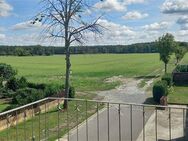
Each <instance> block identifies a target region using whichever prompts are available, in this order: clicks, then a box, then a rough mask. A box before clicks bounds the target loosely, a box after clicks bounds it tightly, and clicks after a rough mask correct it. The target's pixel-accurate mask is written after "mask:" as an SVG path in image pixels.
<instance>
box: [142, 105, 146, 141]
mask: <svg viewBox="0 0 188 141" xmlns="http://www.w3.org/2000/svg"><path fill="white" fill-rule="evenodd" d="M142 108H143V109H142V110H143V141H145V107H144V106H143V107H142Z"/></svg>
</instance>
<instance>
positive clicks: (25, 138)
mask: <svg viewBox="0 0 188 141" xmlns="http://www.w3.org/2000/svg"><path fill="white" fill-rule="evenodd" d="M26 116H27V115H26V110H25V108H24V140H25V141H26V140H27V137H26V136H27V135H26V131H27V130H26Z"/></svg>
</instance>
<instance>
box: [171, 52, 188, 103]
mask: <svg viewBox="0 0 188 141" xmlns="http://www.w3.org/2000/svg"><path fill="white" fill-rule="evenodd" d="M181 64H184V65H188V54H186V55H185V57H184V58H183V60H182V61H181ZM168 97H169V102H170V103H175V104H177V103H178V104H188V86H174V89H173V92H171V93H170V95H169V96H168Z"/></svg>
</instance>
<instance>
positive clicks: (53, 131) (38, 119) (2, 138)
mask: <svg viewBox="0 0 188 141" xmlns="http://www.w3.org/2000/svg"><path fill="white" fill-rule="evenodd" d="M79 97H80V98H82V99H87V98H96V95H94V94H92V95H88V94H80V95H79ZM77 105H79V111H77V110H76V109H77ZM96 107H97V104H96V103H93V102H87V109H88V111H87V117H88V118H89V117H90V116H91V115H93V114H94V113H96ZM102 107H103V104H100V103H99V109H101V108H102ZM85 111H86V102H85V101H82V102H80V101H79V102H75V101H70V102H69V109H68V123H69V129H72V128H74V127H75V126H76V125H78V124H79V123H81V122H83V121H84V120H86V112H85ZM77 117H78V120H77ZM58 123H59V126H58ZM67 131H68V129H67V112H66V111H64V112H62V111H59V112H58V111H57V108H54V109H52V110H50V111H49V112H46V113H43V114H41V115H40V116H39V115H38V116H35V117H34V118H33V119H30V120H27V121H26V122H22V123H20V124H18V126H17V127H16V126H14V127H11V128H9V129H7V130H4V131H2V132H0V141H7V140H8V141H15V140H18V141H25V140H32V134H33V136H34V137H35V140H36V141H38V140H45V139H47V140H48V141H54V140H55V139H57V138H58V137H62V136H63V135H64V134H66V133H67Z"/></svg>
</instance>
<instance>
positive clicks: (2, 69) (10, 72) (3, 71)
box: [0, 63, 17, 80]
mask: <svg viewBox="0 0 188 141" xmlns="http://www.w3.org/2000/svg"><path fill="white" fill-rule="evenodd" d="M16 74H17V72H16V70H14V69H13V68H12V67H11V66H10V65H7V64H4V63H0V77H2V78H3V80H8V79H10V78H12V77H14V76H15V75H16Z"/></svg>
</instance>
